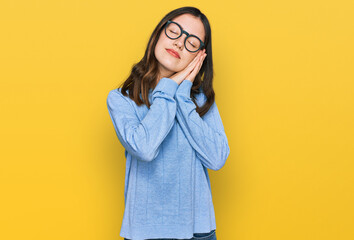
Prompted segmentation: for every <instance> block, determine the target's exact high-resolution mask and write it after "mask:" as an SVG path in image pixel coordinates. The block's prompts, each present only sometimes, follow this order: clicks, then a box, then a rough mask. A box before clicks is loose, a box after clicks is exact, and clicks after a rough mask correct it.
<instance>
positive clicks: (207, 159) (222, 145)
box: [175, 80, 230, 170]
mask: <svg viewBox="0 0 354 240" xmlns="http://www.w3.org/2000/svg"><path fill="white" fill-rule="evenodd" d="M192 85H193V83H192V82H191V81H189V80H184V81H183V82H182V83H181V84H180V85H179V87H178V89H177V91H176V97H175V98H176V102H177V113H176V116H177V120H178V122H179V124H180V126H181V128H182V130H183V132H184V134H185V136H186V138H187V139H188V141H189V143H190V144H191V146H192V147H193V148H194V149H195V151H196V154H197V156H198V157H199V158H200V159H201V161H202V164H203V165H204V166H205V167H207V168H209V169H212V170H219V169H220V168H222V167H223V166H224V164H225V162H226V159H227V157H228V156H229V154H230V148H229V144H228V140H227V137H226V134H225V130H224V126H223V124H222V120H221V117H220V114H219V111H218V108H217V106H216V103H215V102H214V104H213V105H212V106H211V108H210V109H209V111H208V112H207V113H206V114H205V115H204V116H203V117H202V118H201V117H200V116H199V114H198V113H197V111H196V105H195V104H194V102H193V101H192V99H191V98H190V93H191V88H192ZM203 96H204V94H203ZM204 98H205V96H204ZM205 100H206V99H205Z"/></svg>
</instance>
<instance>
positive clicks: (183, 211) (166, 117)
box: [107, 77, 230, 240]
mask: <svg viewBox="0 0 354 240" xmlns="http://www.w3.org/2000/svg"><path fill="white" fill-rule="evenodd" d="M192 85H193V82H191V81H190V80H187V79H186V80H184V81H183V82H181V83H180V84H178V83H176V82H175V81H174V80H172V79H170V78H166V77H165V78H161V79H160V81H159V82H158V84H157V85H156V87H155V88H154V89H153V90H152V89H150V90H149V101H150V103H151V106H150V109H148V108H147V106H146V105H145V104H143V105H141V106H138V105H136V104H135V102H134V101H133V100H132V99H130V98H129V97H126V96H124V95H123V94H122V93H121V88H118V89H113V90H111V91H110V92H109V94H108V97H107V107H108V111H109V115H110V117H111V119H112V121H113V126H114V129H115V132H116V135H117V137H118V139H119V141H120V143H121V144H122V145H123V147H124V148H125V157H126V169H125V187H124V204H125V209H124V215H123V222H122V225H121V230H120V236H121V237H124V238H128V239H133V240H143V239H147V238H180V239H188V238H192V237H193V233H207V232H210V231H211V230H213V229H216V223H215V213H214V206H213V201H212V194H211V186H210V180H209V175H208V170H207V169H212V170H215V171H216V170H219V169H220V168H222V167H223V166H224V164H225V162H226V159H227V157H228V156H229V153H230V148H229V145H228V140H227V137H226V135H225V131H224V127H223V124H222V120H221V118H220V115H219V111H218V108H217V106H216V103H215V102H214V104H213V105H212V107H211V108H210V109H209V111H208V112H207V113H206V114H205V115H204V116H203V117H200V116H199V114H198V113H197V112H196V105H195V104H194V102H193V101H192V100H191V98H190V94H191V87H192ZM140 96H141V94H140ZM205 101H206V97H205V95H204V93H203V91H201V93H199V94H198V95H197V96H196V102H197V104H198V106H202V105H203V104H204V102H205Z"/></svg>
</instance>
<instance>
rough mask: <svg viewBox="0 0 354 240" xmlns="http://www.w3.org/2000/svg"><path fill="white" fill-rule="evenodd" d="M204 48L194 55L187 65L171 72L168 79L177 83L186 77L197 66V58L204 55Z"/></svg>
mask: <svg viewBox="0 0 354 240" xmlns="http://www.w3.org/2000/svg"><path fill="white" fill-rule="evenodd" d="M204 52H205V49H203V50H202V51H199V52H198V54H197V55H196V56H195V58H194V59H193V60H192V61H191V62H190V63H189V64H188V66H187V67H185V68H184V69H183V70H182V71H179V72H176V73H175V74H173V75H172V76H171V77H169V78H170V79H172V80H174V81H175V82H177V83H178V85H179V84H180V83H181V82H182V81H183V80H184V79H186V77H187V76H188V75H189V74H190V73H191V72H192V71H193V70H194V68H195V67H196V66H197V64H198V62H199V60H200V59H201V58H202V56H203V55H204Z"/></svg>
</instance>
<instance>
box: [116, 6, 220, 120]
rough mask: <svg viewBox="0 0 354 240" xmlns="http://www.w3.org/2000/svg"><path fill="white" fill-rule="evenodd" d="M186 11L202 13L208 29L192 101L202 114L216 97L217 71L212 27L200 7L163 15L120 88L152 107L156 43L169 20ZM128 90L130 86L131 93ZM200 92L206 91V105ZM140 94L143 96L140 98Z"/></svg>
mask: <svg viewBox="0 0 354 240" xmlns="http://www.w3.org/2000/svg"><path fill="white" fill-rule="evenodd" d="M185 13H189V14H192V15H194V16H196V17H199V18H200V20H201V21H202V23H203V25H204V30H205V42H204V43H205V46H204V48H206V53H207V56H206V58H205V59H204V61H203V65H202V67H201V69H200V70H199V72H198V74H197V75H196V77H195V78H194V81H193V85H192V88H191V95H190V97H191V99H192V101H193V102H194V104H195V105H196V111H197V112H198V114H199V116H200V117H202V116H203V115H204V114H206V113H207V112H208V111H209V109H210V107H211V106H212V105H213V103H214V101H215V93H214V90H213V75H214V71H213V54H212V48H211V29H210V24H209V21H208V19H207V17H206V16H205V15H204V14H203V13H202V12H201V11H200V10H199V9H198V8H195V7H181V8H178V9H175V10H173V11H171V12H169V13H168V14H166V16H165V17H163V18H162V20H161V21H160V22H159V24H158V25H157V26H156V28H155V29H154V31H153V33H152V35H151V36H150V40H149V42H148V44H147V48H146V50H145V54H144V57H143V58H142V59H141V60H140V61H139V62H138V63H136V64H134V65H133V67H132V71H131V73H130V75H129V77H128V78H127V79H126V80H125V81H124V82H123V83H121V84H120V86H119V87H118V88H121V92H122V94H123V95H124V96H129V98H130V99H132V100H133V101H134V102H135V103H136V104H137V105H138V106H140V105H142V104H145V105H146V106H147V107H148V108H150V106H151V104H150V102H149V97H148V95H149V90H150V89H154V88H155V87H156V85H157V83H158V81H157V80H158V79H157V78H158V73H159V70H158V61H157V59H156V57H155V54H154V52H155V46H156V43H157V41H158V39H159V37H160V34H161V32H162V30H163V29H164V27H165V24H166V23H167V21H168V20H172V19H173V18H175V17H177V16H179V15H182V14H185ZM202 77H203V79H202ZM127 90H129V91H128V93H127ZM201 92H203V93H204V95H205V97H206V102H205V103H204V105H203V106H201V107H199V106H198V104H197V103H196V95H197V94H199V93H201ZM140 94H141V96H142V99H141V98H140Z"/></svg>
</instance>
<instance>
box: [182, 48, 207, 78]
mask: <svg viewBox="0 0 354 240" xmlns="http://www.w3.org/2000/svg"><path fill="white" fill-rule="evenodd" d="M206 55H207V54H206V53H205V49H203V52H202V54H200V56H199V57H198V59H197V63H196V64H195V66H194V69H193V70H192V72H191V73H190V74H189V75H188V76H187V77H186V78H185V79H187V80H189V81H191V82H193V81H194V78H195V76H197V74H198V72H199V70H200V68H201V67H202V65H203V61H204V59H205V57H206Z"/></svg>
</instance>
